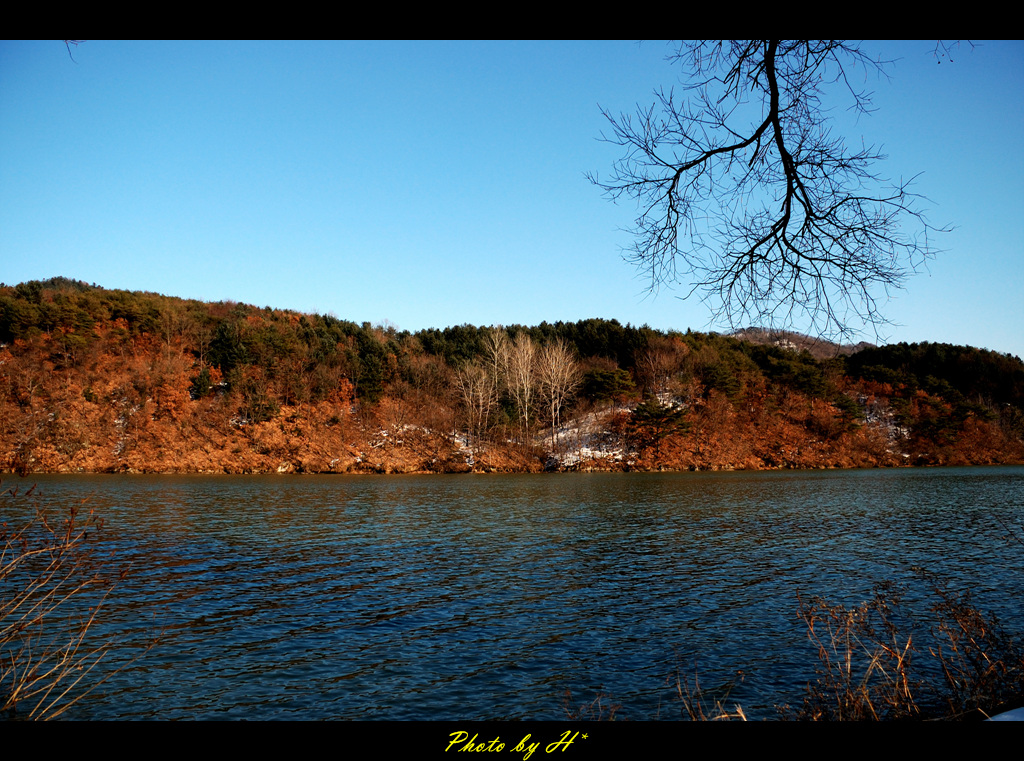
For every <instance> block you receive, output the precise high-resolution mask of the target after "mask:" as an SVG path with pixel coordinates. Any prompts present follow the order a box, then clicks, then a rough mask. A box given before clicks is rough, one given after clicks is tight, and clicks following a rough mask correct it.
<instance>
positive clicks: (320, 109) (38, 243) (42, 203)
mask: <svg viewBox="0 0 1024 761" xmlns="http://www.w3.org/2000/svg"><path fill="white" fill-rule="evenodd" d="M933 48H934V43H929V42H926V41H925V42H921V41H918V42H906V43H892V42H889V43H866V44H865V49H866V50H867V51H868V52H870V53H877V54H879V55H881V56H883V57H886V58H899V59H901V60H899V61H898V62H897V63H896V64H895V65H894V66H893V67H892V69H891V81H888V82H887V81H885V80H882V81H877V79H872V80H871V81H870V82H869V83H868V85H869V87H870V89H872V90H873V91H874V92H875V105H876V106H877V109H878V110H877V112H876V113H875V114H873V115H872V116H870V117H867V118H861V119H859V120H858V121H856V122H855V123H854V122H852V121H850V120H849V118H848V117H847V115H846V113H845V112H844V111H843V108H844V106H845V105H846V104H845V103H844V102H842V101H837V103H836V113H837V116H838V117H839V118H840V119H842V120H843V122H844V126H842V129H843V130H844V134H845V135H846V137H847V138H848V140H850V142H852V143H858V142H860V140H861V139H863V140H864V142H866V143H869V144H876V145H878V144H881V145H882V146H883V147H884V152H885V153H887V154H888V155H889V159H888V161H887V162H886V163H885V164H884V165H883V166H882V167H880V169H881V171H882V172H883V173H884V174H886V175H888V176H890V177H894V178H898V177H900V176H904V177H909V176H912V175H916V174H918V173H921V177H920V179H919V181H918V184H917V188H918V190H919V192H921V193H922V194H924V195H926V196H927V197H928V198H929V199H930V200H931V202H932V204H931V205H930V206H929V207H928V208H929V211H928V216H929V218H930V220H931V221H932V222H933V223H935V224H938V225H953V226H955V228H956V229H955V230H954V231H953V232H951V233H949V234H947V235H944V236H943V237H942V239H941V240H940V241H939V247H940V248H942V249H944V251H945V253H942V254H941V255H940V256H939V257H938V258H936V259H935V260H934V261H932V262H931V264H930V266H929V269H928V271H926V272H922V273H921V274H919V275H917V276H915V277H912V278H911V279H910V281H909V282H908V285H907V290H906V291H903V292H900V293H899V294H897V297H896V298H895V299H893V300H892V301H891V302H890V303H889V304H888V306H887V307H886V314H887V315H888V316H889V317H890V318H891V319H892V320H893V321H895V322H896V323H899V326H897V327H894V328H892V329H890V330H889V331H888V332H887V335H888V338H889V340H892V341H926V340H927V341H945V342H950V343H964V344H970V345H974V346H981V347H985V348H989V349H994V350H997V351H1000V352H1010V353H1013V354H1016V355H1018V356H1022V357H1024V297H1022V294H1024V222H1022V216H1024V43H1021V42H983V43H979V44H977V47H975V48H974V49H973V50H971V49H970V48H968V47H962V48H961V49H960V50H959V51H958V52H955V53H954V56H953V61H952V62H950V61H944V62H943V63H941V64H937V63H936V58H935V56H934V55H933ZM668 52H670V48H669V47H668V46H667V45H666V44H664V43H660V42H645V43H643V44H640V45H638V44H637V43H635V42H614V41H613V42H447V43H444V42H394V43H381V42H327V43H307V42H300V43H279V42H224V43H216V42H106V41H102V40H96V41H92V40H90V41H87V42H85V43H83V44H82V45H81V46H79V47H78V48H77V49H74V50H73V54H74V58H75V61H74V62H72V61H71V60H70V58H69V56H68V53H67V51H66V50H65V48H64V45H63V43H61V42H60V41H43V42H2V43H0V281H3V282H6V283H8V284H13V283H18V282H22V281H25V280H35V279H45V278H48V277H52V276H55V275H63V276H66V277H70V278H74V279H79V280H84V281H87V282H90V283H93V282H94V283H96V284H97V285H102V286H104V287H107V288H125V289H130V290H147V291H156V292H160V293H165V294H168V295H173V296H181V297H186V298H196V299H202V300H206V301H220V300H234V301H241V302H246V303H251V304H255V305H257V306H267V305H269V306H274V307H282V308H289V309H296V310H300V311H304V312H319V313H332V314H334V315H336V316H338V317H341V318H344V319H350V320H354V321H356V322H362V321H365V320H368V321H371V322H381V321H384V320H388V321H390V322H391V323H393V324H394V325H396V326H398V327H399V328H402V329H408V330H418V329H421V328H426V327H444V326H447V325H456V324H461V323H472V324H475V325H491V324H512V323H523V324H536V323H539V322H541V321H542V320H548V321H551V322H553V321H556V320H570V321H571V320H578V319H584V318H587V317H604V318H616V319H618V320H620V321H621V322H624V323H625V322H631V323H633V324H635V325H639V324H643V323H647V324H649V325H651V326H653V327H656V328H661V329H669V328H675V329H681V330H685V329H686V328H688V327H689V328H693V329H695V330H707V329H709V328H718V329H721V327H722V326H714V325H709V323H708V320H709V314H708V312H707V310H706V308H705V307H704V306H703V305H701V304H700V302H699V301H696V300H693V301H682V300H680V299H678V298H676V294H677V293H678V292H676V293H673V292H672V291H667V290H664V289H663V290H662V291H661V292H660V293H659V294H658V295H657V296H656V297H652V296H645V285H646V280H645V277H644V275H643V273H639V272H637V270H635V269H634V268H633V267H632V266H631V265H629V264H627V263H625V262H624V261H623V259H622V256H621V249H622V248H624V247H627V246H628V245H629V244H630V237H629V235H628V234H627V233H625V232H623V231H622V230H623V229H624V228H627V227H628V226H629V225H630V223H631V221H632V219H633V216H634V211H635V209H634V208H632V207H630V206H629V205H622V206H615V205H613V204H612V203H610V202H609V201H607V200H606V199H605V198H604V197H603V196H602V194H601V192H600V191H599V190H598V189H597V188H595V187H594V186H593V185H591V184H590V183H589V182H588V181H587V180H586V179H585V177H584V173H585V172H587V171H598V172H607V171H608V170H609V169H610V167H611V165H612V162H613V161H614V160H615V159H616V158H618V157H619V152H620V149H619V148H616V147H615V146H612V145H608V144H606V143H602V142H600V141H599V140H597V137H598V136H599V135H600V133H601V131H602V129H604V128H605V124H604V122H603V118H602V116H601V114H600V112H599V104H600V106H603V107H605V108H607V109H609V110H611V111H614V112H621V111H630V110H633V109H634V108H635V105H636V104H637V103H638V102H639V103H644V104H649V103H650V102H651V101H652V100H653V98H652V92H653V90H654V89H655V88H656V87H660V86H668V85H672V84H675V83H677V81H678V76H679V70H678V69H677V68H674V67H673V66H672V65H670V64H669V63H667V62H666V61H665V56H666V54H667V53H668ZM866 337H867V338H868V339H869V340H874V338H873V336H872V335H868V336H866Z"/></svg>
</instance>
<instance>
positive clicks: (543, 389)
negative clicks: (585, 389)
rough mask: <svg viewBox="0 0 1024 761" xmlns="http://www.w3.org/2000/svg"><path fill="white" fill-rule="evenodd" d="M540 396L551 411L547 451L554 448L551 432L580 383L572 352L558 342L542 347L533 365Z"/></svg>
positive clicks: (581, 375) (580, 376) (553, 435)
mask: <svg viewBox="0 0 1024 761" xmlns="http://www.w3.org/2000/svg"><path fill="white" fill-rule="evenodd" d="M537 381H538V386H539V389H540V394H541V396H542V397H543V399H544V401H545V403H546V404H547V406H548V408H549V409H550V411H551V448H552V449H554V448H555V429H556V428H557V427H558V425H559V423H560V417H561V414H562V409H563V407H565V404H566V402H567V401H568V400H569V398H570V397H571V396H572V394H573V393H575V391H576V389H577V388H579V385H580V383H581V382H582V381H583V372H582V370H580V366H579V363H578V362H577V361H576V358H575V357H574V356H573V352H572V350H571V349H569V347H568V346H566V345H565V343H564V342H563V341H562V340H561V339H559V340H556V341H553V342H551V343H549V344H545V345H544V347H543V348H541V350H540V358H539V362H538V363H537Z"/></svg>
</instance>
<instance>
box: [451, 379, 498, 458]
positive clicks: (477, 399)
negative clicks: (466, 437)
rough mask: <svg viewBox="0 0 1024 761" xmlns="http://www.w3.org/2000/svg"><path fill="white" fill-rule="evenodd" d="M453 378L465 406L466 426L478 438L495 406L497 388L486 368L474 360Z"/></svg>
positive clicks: (485, 428) (485, 427)
mask: <svg viewBox="0 0 1024 761" xmlns="http://www.w3.org/2000/svg"><path fill="white" fill-rule="evenodd" d="M455 380H456V383H457V384H458V387H459V395H460V396H461V397H462V403H463V404H464V405H465V407H466V418H467V423H468V425H467V428H468V430H469V432H470V435H471V436H473V437H475V438H477V439H479V438H480V436H481V435H482V434H483V432H484V431H485V430H487V422H488V419H489V418H490V414H491V411H492V410H493V409H494V408H495V406H497V403H498V395H497V389H496V388H495V385H494V382H493V380H492V379H491V377H490V375H489V374H488V372H487V370H486V369H484V368H483V367H481V366H480V365H479V364H477V363H476V362H473V363H471V364H468V365H466V366H465V367H463V368H462V369H461V370H459V372H458V373H456V376H455Z"/></svg>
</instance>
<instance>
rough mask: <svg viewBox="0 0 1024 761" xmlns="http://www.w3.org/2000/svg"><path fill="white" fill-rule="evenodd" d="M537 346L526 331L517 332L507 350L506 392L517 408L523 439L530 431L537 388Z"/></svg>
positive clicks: (524, 439)
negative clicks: (508, 350) (509, 348)
mask: <svg viewBox="0 0 1024 761" xmlns="http://www.w3.org/2000/svg"><path fill="white" fill-rule="evenodd" d="M536 369H537V347H536V345H535V344H534V343H533V339H532V338H530V336H529V335H527V334H526V333H519V334H517V335H516V337H515V340H514V341H513V342H512V346H511V350H510V352H509V365H508V392H509V395H510V396H511V397H512V399H513V401H515V403H516V408H517V409H518V410H519V421H520V426H521V429H522V436H523V441H524V442H525V441H526V437H527V435H528V434H529V431H530V415H531V414H532V412H533V406H534V403H535V402H534V400H535V397H536V389H537V376H536Z"/></svg>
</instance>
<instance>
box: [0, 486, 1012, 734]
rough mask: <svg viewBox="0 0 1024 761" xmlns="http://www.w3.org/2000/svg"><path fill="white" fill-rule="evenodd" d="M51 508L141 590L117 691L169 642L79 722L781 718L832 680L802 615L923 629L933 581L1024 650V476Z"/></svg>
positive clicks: (118, 601) (122, 623)
mask: <svg viewBox="0 0 1024 761" xmlns="http://www.w3.org/2000/svg"><path fill="white" fill-rule="evenodd" d="M33 482H34V483H38V489H39V493H40V495H41V496H40V498H39V501H40V502H41V503H43V504H45V505H46V506H48V508H49V509H52V510H61V509H64V506H66V505H68V504H70V503H71V502H74V501H78V500H80V499H82V498H85V497H88V503H87V504H88V506H89V507H90V508H92V509H95V510H96V511H97V512H98V513H99V514H101V515H102V516H103V517H104V518H105V520H106V526H105V528H104V531H103V537H104V541H105V543H106V544H105V546H106V547H107V548H109V549H111V550H113V551H116V553H117V557H118V558H119V560H120V561H121V562H125V563H130V564H131V572H130V573H129V575H128V576H127V577H126V578H125V580H124V581H122V582H121V583H120V585H119V586H118V587H117V590H116V592H115V593H114V595H113V596H112V597H111V598H110V599H108V601H107V603H106V605H105V606H104V610H103V612H102V619H101V621H100V622H99V623H98V624H97V626H96V628H95V631H94V634H95V635H96V636H97V637H104V638H113V639H114V640H115V641H116V642H117V643H118V644H117V646H116V647H115V649H114V652H113V653H112V656H111V658H110V665H109V666H108V665H107V663H106V661H105V662H104V663H103V664H101V667H103V668H113V667H114V666H115V665H116V664H118V663H120V662H121V661H120V660H119V658H120V657H123V656H124V654H130V653H132V652H134V648H136V647H137V646H138V645H139V644H140V643H141V642H142V641H144V640H145V638H146V637H148V636H150V635H152V634H153V633H156V632H158V631H161V632H163V633H162V636H161V639H160V643H159V645H158V646H157V647H156V648H155V649H153V650H152V651H150V652H149V653H147V654H146V655H145V656H144V657H142V658H140V659H139V660H138V661H136V662H134V663H133V664H131V665H129V666H128V667H127V668H125V670H124V671H122V672H121V673H119V674H116V675H115V676H114V677H112V678H111V679H110V680H109V681H108V682H107V683H106V684H104V685H103V686H102V687H101V688H100V689H99V690H98V691H97V692H96V693H94V694H93V695H90V696H88V697H87V698H86V699H85V700H84V701H82V702H80V703H79V704H77V705H76V706H75V707H74V708H73V709H72V710H71V711H70V712H69V713H68V714H66V715H67V716H69V717H70V718H76V719H121V718H132V719H150V718H159V719H191V718H201V719H241V718H247V719H319V718H331V719H389V720H395V719H398V720H403V719H462V720H468V719H560V718H564V717H565V715H566V714H565V709H564V707H563V697H564V695H565V693H566V690H571V693H572V700H573V703H574V704H577V705H578V704H580V703H584V702H589V701H590V700H593V699H594V698H595V697H596V696H597V695H598V694H605V695H610V696H611V699H612V700H613V701H614V702H616V703H618V704H621V705H622V706H623V707H622V709H621V710H620V712H619V714H618V715H619V716H620V717H623V716H624V717H628V718H633V719H645V718H675V717H677V716H678V715H679V706H678V704H677V702H676V701H675V700H674V699H673V694H674V678H675V676H676V674H677V673H682V674H684V675H689V676H691V677H692V675H693V674H694V673H696V674H697V675H698V677H699V678H700V681H701V684H702V685H703V686H704V687H706V688H709V689H710V690H712V691H714V692H715V694H717V695H723V694H724V693H725V691H726V690H727V689H728V690H730V692H729V704H732V703H734V702H735V703H738V704H740V705H742V706H743V708H744V710H745V711H746V713H747V714H748V715H749V716H752V717H756V718H773V717H774V716H775V715H776V711H775V706H776V705H781V704H786V703H788V704H790V705H796V704H798V703H799V702H800V700H801V697H802V691H803V689H804V687H805V685H806V684H807V682H808V680H810V679H813V678H814V668H815V666H816V664H817V659H816V657H815V652H816V651H815V649H814V648H813V647H812V646H811V644H810V643H809V641H808V638H807V631H806V627H805V626H804V624H803V623H802V622H801V621H800V619H799V618H798V616H797V594H798V593H800V594H803V595H815V594H817V595H822V596H825V597H827V598H828V599H829V600H830V601H832V602H835V603H843V604H847V605H852V604H856V603H859V602H861V601H863V600H865V599H866V598H867V597H868V596H869V595H870V594H871V591H872V589H873V586H874V584H875V583H876V582H879V581H882V580H893V581H895V582H897V583H904V584H907V585H908V587H909V591H908V597H907V606H908V608H909V609H910V610H912V611H918V612H921V613H924V612H926V608H927V601H926V600H925V599H924V598H923V597H922V589H923V587H924V585H922V583H921V582H920V581H919V580H917V579H916V577H915V575H914V571H913V570H912V569H913V567H914V566H923V567H925V568H927V569H928V570H929V571H931V572H933V573H935V574H937V575H939V576H940V577H941V578H942V579H944V580H945V581H946V582H947V583H948V585H949V588H950V589H955V590H967V589H969V590H970V591H971V593H972V595H973V600H974V602H975V603H976V604H977V605H978V607H980V608H982V609H983V610H986V611H991V612H994V613H995V614H996V615H997V616H998V617H999V618H1000V620H1001V621H1002V622H1003V623H1004V624H1005V625H1006V627H1007V628H1008V629H1010V630H1011V631H1014V632H1021V631H1024V601H1022V599H1021V598H1022V596H1021V593H1020V578H1021V569H1022V568H1024V467H993V468H949V469H901V470H870V471H867V470H866V471H803V472H744V473H682V474H628V473H609V474H546V475H508V476H494V475H488V476H484V475H463V476H376V477H374V476H362V477H356V476H302V477H297V476H199V475H194V476H141V475H133V476H112V475H103V476H99V475H97V476H56V475H54V476H39V477H36V478H33V479H23V480H21V481H20V482H18V483H19V484H21V488H22V489H24V488H25V487H26V486H27V485H30V484H31V483H33ZM13 483H14V479H13V477H9V478H7V479H5V481H4V486H5V487H9V486H11V485H12V484H13ZM27 504H28V502H26V501H25V500H20V499H19V500H13V501H12V500H10V499H9V498H6V497H5V498H3V501H0V509H2V510H3V511H4V515H3V517H4V519H7V520H10V519H15V518H17V517H18V516H19V515H21V514H23V513H24V510H25V506H26V505H27ZM19 511H20V512H19ZM97 673H100V669H97V671H96V672H94V674H97Z"/></svg>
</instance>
